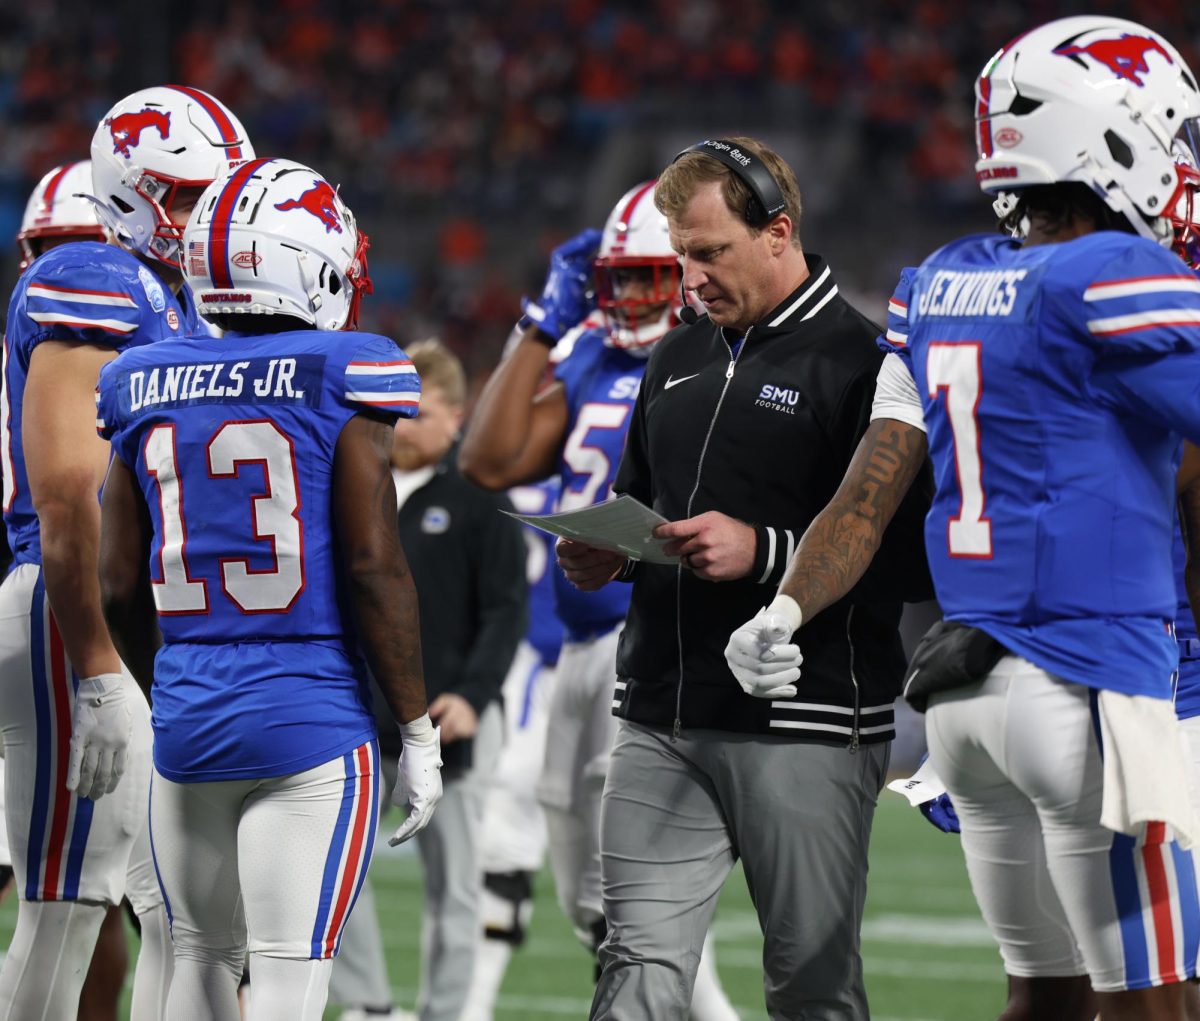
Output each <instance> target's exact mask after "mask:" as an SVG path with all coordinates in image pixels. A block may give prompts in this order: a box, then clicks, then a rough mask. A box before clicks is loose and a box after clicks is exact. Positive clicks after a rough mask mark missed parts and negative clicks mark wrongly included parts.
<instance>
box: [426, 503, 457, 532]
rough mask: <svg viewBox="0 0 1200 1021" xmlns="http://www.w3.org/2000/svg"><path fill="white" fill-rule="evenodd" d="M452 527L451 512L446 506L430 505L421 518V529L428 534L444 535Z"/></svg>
mask: <svg viewBox="0 0 1200 1021" xmlns="http://www.w3.org/2000/svg"><path fill="white" fill-rule="evenodd" d="M449 529H450V512H449V511H448V510H446V508H445V507H430V508H429V509H428V510H426V511H425V516H424V517H423V518H421V531H422V532H424V533H425V534H426V535H444V534H445V533H446V532H447V531H449Z"/></svg>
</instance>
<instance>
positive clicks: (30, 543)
mask: <svg viewBox="0 0 1200 1021" xmlns="http://www.w3.org/2000/svg"><path fill="white" fill-rule="evenodd" d="M206 332H207V327H206V326H205V325H204V324H203V322H202V320H201V319H200V318H199V317H198V316H197V315H196V310H195V305H194V304H193V302H192V300H191V295H190V294H189V292H188V290H187V288H186V287H184V288H182V289H181V290H180V292H179V297H178V298H176V296H175V295H174V294H172V293H171V289H170V288H169V287H166V286H165V285H164V284H163V282H162V281H161V280H160V279H159V277H158V275H157V274H156V273H154V272H153V271H152V270H151V269H150V268H149V267H147V266H145V265H143V264H142V262H141V261H139V260H138V259H137V258H136V257H135V256H133V255H131V254H130V253H129V252H126V251H124V250H123V249H120V248H114V247H113V246H111V245H103V244H101V243H100V242H98V241H77V242H73V243H70V244H66V245H60V246H59V247H57V248H52V249H51V250H50V251H48V252H47V253H46V254H45V255H43V256H41V257H40V258H39V259H37V260H36V261H35V262H34V263H33V265H31V266H30V267H29V268H28V269H27V270H26V271H25V273H24V274H23V275H22V276H21V279H20V280H18V281H17V286H16V289H15V290H14V291H13V295H12V299H11V301H10V302H9V306H8V323H7V325H6V328H5V334H4V356H3V359H4V366H3V372H4V387H3V393H2V394H0V430H2V431H3V435H0V462H2V464H3V472H4V499H5V503H4V523H5V527H6V528H7V530H8V545H9V547H10V548H11V549H12V551H13V563H14V564H36V563H40V562H41V559H42V548H41V540H40V536H39V533H38V520H37V514H36V513H35V512H34V509H33V501H32V500H31V499H30V496H29V479H28V476H27V474H26V471H25V458H24V456H23V454H22V449H23V446H22V438H21V415H22V411H23V409H24V397H25V380H26V378H27V377H28V374H29V360H30V358H31V357H32V356H33V349H34V348H35V347H37V346H38V344H40V343H41V342H42V341H44V340H58V341H74V342H76V343H81V344H92V345H100V346H104V347H111V348H113V349H115V350H117V351H124V350H125V349H126V348H131V347H137V346H139V345H142V344H149V343H152V342H153V341H157V340H163V339H166V338H168V337H180V336H185V335H187V334H192V333H206Z"/></svg>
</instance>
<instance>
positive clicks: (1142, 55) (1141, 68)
mask: <svg viewBox="0 0 1200 1021" xmlns="http://www.w3.org/2000/svg"><path fill="white" fill-rule="evenodd" d="M1077 38H1078V37H1077ZM1054 52H1055V53H1057V54H1059V55H1060V56H1063V57H1082V56H1083V55H1084V54H1087V55H1088V56H1089V57H1091V58H1092V59H1093V60H1095V61H1098V62H1099V63H1101V64H1103V65H1104V66H1105V67H1107V68H1108V69H1109V70H1110V71H1112V73H1113V74H1115V75H1116V76H1117V77H1118V78H1124V79H1125V80H1126V81H1128V82H1133V84H1134V85H1136V86H1137V87H1138V88H1141V87H1142V86H1144V85H1145V84H1146V83H1145V82H1144V81H1142V80H1141V78H1139V77H1138V76H1139V75H1143V74H1147V73H1148V72H1149V70H1150V65H1149V64H1147V63H1146V54H1147V53H1151V52H1153V53H1157V54H1159V55H1161V56H1162V57H1165V58H1166V61H1167V63H1168V64H1174V63H1175V61H1174V60H1172V59H1171V54H1170V53H1168V52H1167V51H1166V50H1165V49H1164V48H1163V45H1162V43H1160V42H1159V41H1158V40H1157V39H1150V38H1148V37H1146V36H1144V35H1123V36H1121V37H1120V38H1119V39H1096V40H1095V41H1093V42H1090V43H1088V44H1086V45H1085V46H1076V45H1074V44H1073V43H1069V42H1068V43H1063V44H1062V45H1061V46H1056V47H1055V48H1054Z"/></svg>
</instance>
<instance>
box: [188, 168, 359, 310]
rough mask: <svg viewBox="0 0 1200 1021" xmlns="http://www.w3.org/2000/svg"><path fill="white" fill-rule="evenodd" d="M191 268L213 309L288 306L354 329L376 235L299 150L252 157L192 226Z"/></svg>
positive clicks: (200, 206) (203, 301)
mask: <svg viewBox="0 0 1200 1021" xmlns="http://www.w3.org/2000/svg"><path fill="white" fill-rule="evenodd" d="M184 251H185V259H184V275H185V276H186V278H187V282H188V285H189V286H190V287H191V288H192V291H193V293H194V294H195V296H196V308H197V310H198V311H199V313H200V314H201V315H202V316H204V317H206V318H212V317H213V316H227V315H241V314H244V313H249V314H251V315H286V316H292V317H295V318H297V319H301V320H303V321H304V322H306V323H311V324H312V326H313V327H314V328H316V329H318V330H343V329H349V330H353V329H355V328H356V327H357V324H358V303H359V300H360V299H361V298H362V296H363V295H364V294H369V293H370V292H371V280H370V277H368V276H367V258H366V251H367V236H366V235H365V234H362V233H360V232H359V230H358V225H357V224H356V223H355V220H354V214H353V213H351V212H350V210H349V208H348V207H347V206H346V204H345V203H344V202H343V201H342V200H341V197H340V196H339V195H338V193H337V191H336V190H335V189H334V188H333V187H332V186H331V185H330V184H329V183H328V182H327V181H326V180H325V179H324V178H323V177H321V175H320V174H318V173H317V172H316V171H315V170H311V169H309V168H308V167H306V166H304V165H303V164H300V163H295V162H293V161H292V160H283V159H262V160H251V161H250V162H249V163H243V164H242V165H241V166H239V167H237V168H236V169H235V170H234V171H233V172H232V173H231V174H230V175H229V176H228V177H225V178H223V179H222V180H220V181H215V182H213V184H212V185H210V186H209V188H208V189H207V190H205V192H204V194H203V195H201V196H200V201H199V202H197V203H196V208H195V209H194V210H193V212H192V216H191V219H189V220H188V224H187V228H186V230H185V232H184Z"/></svg>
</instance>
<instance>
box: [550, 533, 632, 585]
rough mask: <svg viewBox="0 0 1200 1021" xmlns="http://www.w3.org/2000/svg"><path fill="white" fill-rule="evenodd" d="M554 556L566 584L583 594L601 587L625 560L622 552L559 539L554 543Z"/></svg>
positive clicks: (619, 569) (615, 574)
mask: <svg viewBox="0 0 1200 1021" xmlns="http://www.w3.org/2000/svg"><path fill="white" fill-rule="evenodd" d="M554 556H555V559H556V560H557V561H558V566H559V567H561V568H562V570H563V574H565V575H566V576H567V581H569V582H570V583H571V584H572V585H574V586H575V587H576V588H577V589H581V590H582V591H584V592H595V591H596V590H597V589H599V588H603V587H604V586H605V585H607V584H608V583H609V582H610V581H612V580H613V578H615V577H616V576H617V575H618V574H620V573H621V569H622V568H623V567H624V566H625V562H626V560H627V559H628V558H627V557H626V556H625V554H624V553H616V552H614V551H613V550H607V549H599V548H598V547H596V546H589V545H588V544H587V543H586V542H575V541H574V540H573V539H559V540H558V542H556V543H555V544H554Z"/></svg>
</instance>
